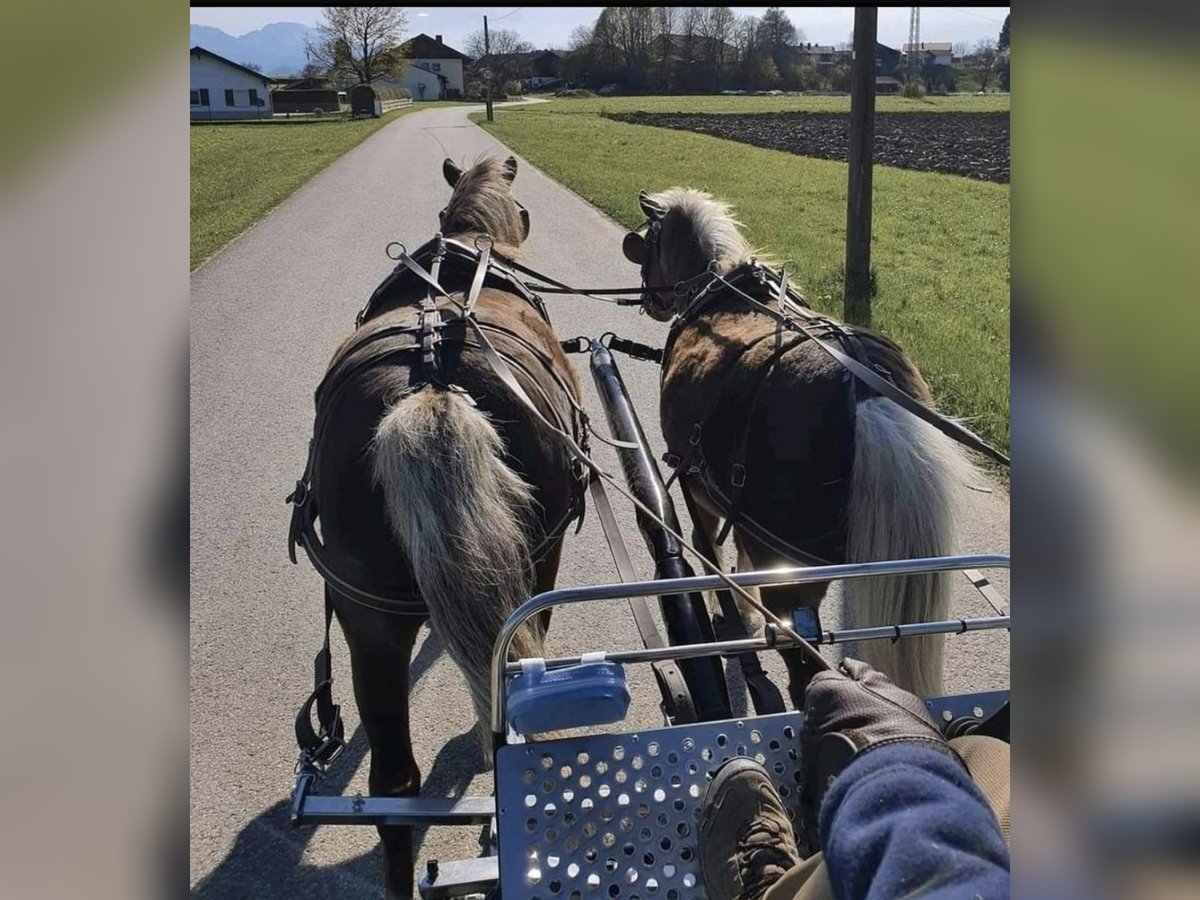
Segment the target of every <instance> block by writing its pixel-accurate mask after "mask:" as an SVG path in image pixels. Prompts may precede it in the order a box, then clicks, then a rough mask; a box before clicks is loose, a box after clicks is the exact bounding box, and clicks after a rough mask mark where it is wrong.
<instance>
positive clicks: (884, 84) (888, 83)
mask: <svg viewBox="0 0 1200 900" xmlns="http://www.w3.org/2000/svg"><path fill="white" fill-rule="evenodd" d="M900 86H901V85H900V79H899V78H896V77H894V76H892V75H876V76H875V93H877V94H898V93H900Z"/></svg>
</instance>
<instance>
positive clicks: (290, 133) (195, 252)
mask: <svg viewBox="0 0 1200 900" xmlns="http://www.w3.org/2000/svg"><path fill="white" fill-rule="evenodd" d="M446 105H450V104H449V103H440V102H430V103H421V104H413V105H412V106H408V107H405V108H403V109H398V110H395V111H394V112H390V113H388V114H386V115H384V116H382V117H380V118H378V119H358V120H353V119H346V118H340V117H339V118H331V119H329V120H317V119H313V120H309V121H301V120H298V119H292V120H278V121H277V122H271V123H263V124H244V125H208V124H204V125H195V126H193V127H192V128H191V149H192V175H191V217H192V220H191V221H192V236H191V267H192V268H193V269H195V268H196V266H198V265H200V263H202V262H203V261H204V260H206V259H208V257H210V256H212V255H213V254H214V253H216V252H217V251H218V250H220V249H221V248H222V247H224V246H225V245H226V244H227V243H229V242H230V241H231V240H233V239H234V238H235V237H237V236H238V235H239V234H241V233H242V232H243V231H245V230H246V229H247V228H249V227H250V226H251V225H253V224H254V223H255V222H257V221H258V220H259V219H261V218H262V217H263V216H265V215H266V214H267V213H268V212H270V211H271V210H272V209H274V208H275V207H276V206H278V205H279V204H280V203H282V202H283V201H284V200H286V199H287V198H288V197H290V196H291V195H292V193H293V192H294V191H295V190H296V189H297V188H299V187H300V186H301V185H302V184H304V183H305V182H306V181H308V180H309V179H310V178H312V177H313V176H314V175H316V174H317V173H318V172H320V171H321V170H322V169H324V168H325V167H326V166H328V165H329V164H330V163H331V162H333V161H334V160H335V159H337V158H338V157H339V156H341V155H342V154H344V153H345V152H346V151H348V150H350V149H351V148H353V147H355V146H356V145H358V144H359V143H361V142H362V141H363V140H365V139H366V138H367V137H369V136H370V135H372V134H374V133H375V132H376V131H378V130H379V129H380V128H382V127H383V126H384V125H387V124H388V123H390V122H393V121H395V120H396V119H397V118H399V117H400V116H404V115H408V114H410V113H414V112H418V111H420V110H422V109H429V108H430V107H433V106H446Z"/></svg>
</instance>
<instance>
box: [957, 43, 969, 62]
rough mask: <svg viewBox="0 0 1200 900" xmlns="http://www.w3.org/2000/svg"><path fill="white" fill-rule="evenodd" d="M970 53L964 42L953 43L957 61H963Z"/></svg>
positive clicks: (967, 45)
mask: <svg viewBox="0 0 1200 900" xmlns="http://www.w3.org/2000/svg"><path fill="white" fill-rule="evenodd" d="M970 52H971V45H970V44H968V43H967V42H966V41H955V43H954V55H955V56H957V57H958V58H959V59H965V58H966V56H967V54H968V53H970Z"/></svg>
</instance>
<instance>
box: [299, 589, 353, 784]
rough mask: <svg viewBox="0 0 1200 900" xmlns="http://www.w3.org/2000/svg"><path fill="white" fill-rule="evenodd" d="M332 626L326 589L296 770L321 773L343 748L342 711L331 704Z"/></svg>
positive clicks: (301, 715) (302, 713)
mask: <svg viewBox="0 0 1200 900" xmlns="http://www.w3.org/2000/svg"><path fill="white" fill-rule="evenodd" d="M332 624H333V600H332V598H331V597H330V589H329V586H328V585H326V587H325V641H324V643H322V645H321V649H320V650H318V651H317V655H316V658H315V659H314V660H313V692H312V693H311V694H309V695H308V699H307V700H305V701H304V705H303V706H301V707H300V712H299V713H298V714H297V715H296V743H297V745H299V747H300V763H299V766H302V767H311V768H315V769H316V770H317V771H320V772H324V771H325V769H326V768H328V766H329V764H330V763H332V762H333V761H334V760H335V759H337V758H338V756H339V755H340V754H341V752H342V750H343V749H344V748H345V746H346V739H345V738H346V730H345V726H344V725H343V724H342V708H341V706H340V705H338V704H337V703H334V702H333V655H332V654H331V653H330V652H329V629H330V626H331V625H332ZM314 705H315V706H316V708H317V728H316V729H314V728H313V726H312V709H313V706H314Z"/></svg>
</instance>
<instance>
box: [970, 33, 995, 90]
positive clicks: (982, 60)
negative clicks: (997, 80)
mask: <svg viewBox="0 0 1200 900" xmlns="http://www.w3.org/2000/svg"><path fill="white" fill-rule="evenodd" d="M974 56H975V65H976V68H977V71H978V73H979V90H981V91H986V90H987V88H988V82H990V81H991V80H992V72H994V71H995V68H996V42H995V41H994V40H992V39H991V38H983V39H981V40H980V41H979V42H978V43H977V44H976V45H975V53H974Z"/></svg>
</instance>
